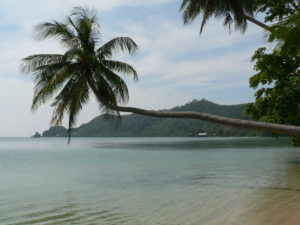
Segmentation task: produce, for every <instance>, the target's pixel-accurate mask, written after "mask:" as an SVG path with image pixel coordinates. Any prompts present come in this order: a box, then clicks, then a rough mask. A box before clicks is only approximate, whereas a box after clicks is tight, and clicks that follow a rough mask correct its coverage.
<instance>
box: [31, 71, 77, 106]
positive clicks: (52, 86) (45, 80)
mask: <svg viewBox="0 0 300 225" xmlns="http://www.w3.org/2000/svg"><path fill="white" fill-rule="evenodd" d="M74 69H75V68H74V67H72V66H70V65H69V66H67V65H66V66H64V67H62V68H60V69H53V70H52V68H48V69H47V70H44V71H43V72H41V73H40V76H37V78H36V82H35V83H36V84H35V86H34V96H33V101H32V106H31V110H33V111H35V110H37V108H38V107H39V106H40V105H41V104H44V103H46V101H47V100H49V99H50V98H51V97H52V96H53V95H54V93H55V92H57V91H58V90H59V89H60V88H61V87H62V86H63V85H64V84H65V82H66V80H68V79H70V77H71V76H72V74H73V71H74Z"/></svg>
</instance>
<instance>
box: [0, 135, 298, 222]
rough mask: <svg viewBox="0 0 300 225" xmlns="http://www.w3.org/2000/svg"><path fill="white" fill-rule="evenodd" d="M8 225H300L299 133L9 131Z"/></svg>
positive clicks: (1, 175)
mask: <svg viewBox="0 0 300 225" xmlns="http://www.w3.org/2000/svg"><path fill="white" fill-rule="evenodd" d="M0 224H1V225H2V224H3V225H25V224H26V225H36V224H38V225H41V224H43V225H57V224H61V225H66V224H82V225H96V224H97V225H98V224H100V225H101V224H103V225H122V224H128V225H150V224H151V225H156V224H159V225H245V224H249V225H275V224H280V225H284V224H287V225H297V224H300V148H299V147H298V148H296V147H292V145H291V139H290V138H279V139H276V138H272V137H268V138H263V137H259V138H257V137H251V138H218V137H208V138H197V137H190V138H72V140H71V143H70V144H69V145H68V143H67V139H65V138H34V139H32V138H0Z"/></svg>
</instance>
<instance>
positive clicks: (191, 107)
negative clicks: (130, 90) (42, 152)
mask: <svg viewBox="0 0 300 225" xmlns="http://www.w3.org/2000/svg"><path fill="white" fill-rule="evenodd" d="M244 106H245V105H244V104H239V105H219V104H216V103H213V102H210V101H207V100H205V99H202V100H193V101H192V102H189V103H187V104H185V105H183V106H177V107H175V108H173V109H171V110H172V111H198V112H206V113H211V114H216V115H221V116H226V117H231V118H237V119H249V118H248V117H245V116H244V115H243V109H244ZM201 132H206V133H208V135H210V136H257V135H262V133H261V132H257V131H252V130H247V129H239V128H233V127H229V126H223V125H219V124H215V123H211V122H207V121H201V120H195V119H164V118H154V117H146V116H142V115H136V114H130V115H124V116H122V120H121V123H120V124H119V125H118V124H117V123H116V122H114V121H113V120H107V119H106V118H105V116H104V115H100V116H98V117H96V118H94V119H93V120H91V121H90V122H89V123H87V124H82V125H81V126H80V127H78V128H74V129H73V132H72V134H73V136H74V137H178V136H191V135H195V134H197V133H201ZM43 136H44V137H62V136H67V129H66V128H64V127H51V128H50V129H49V130H47V131H45V132H44V133H43Z"/></svg>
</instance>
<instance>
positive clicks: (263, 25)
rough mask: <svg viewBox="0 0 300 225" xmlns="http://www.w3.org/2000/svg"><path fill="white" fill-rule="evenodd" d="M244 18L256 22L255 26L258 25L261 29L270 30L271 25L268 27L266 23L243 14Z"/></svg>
mask: <svg viewBox="0 0 300 225" xmlns="http://www.w3.org/2000/svg"><path fill="white" fill-rule="evenodd" d="M245 18H246V20H248V21H250V22H252V23H254V24H256V25H257V26H260V27H262V28H263V29H265V30H267V31H271V27H269V26H268V25H266V24H264V23H262V22H260V21H258V20H256V19H254V18H253V17H251V16H247V15H245Z"/></svg>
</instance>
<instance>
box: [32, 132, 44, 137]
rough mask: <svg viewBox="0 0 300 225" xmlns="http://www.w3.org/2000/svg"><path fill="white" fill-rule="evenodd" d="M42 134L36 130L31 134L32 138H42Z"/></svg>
mask: <svg viewBox="0 0 300 225" xmlns="http://www.w3.org/2000/svg"><path fill="white" fill-rule="evenodd" d="M40 137H42V135H41V134H40V133H39V132H35V134H34V135H32V136H31V138H40Z"/></svg>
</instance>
